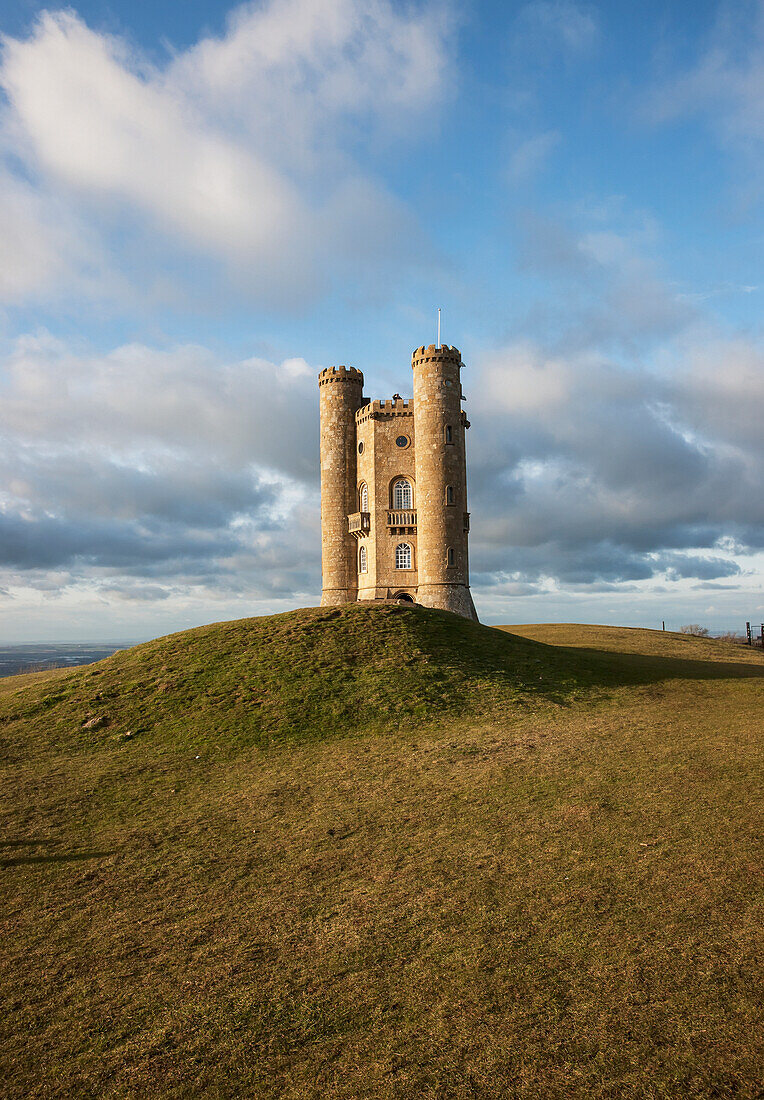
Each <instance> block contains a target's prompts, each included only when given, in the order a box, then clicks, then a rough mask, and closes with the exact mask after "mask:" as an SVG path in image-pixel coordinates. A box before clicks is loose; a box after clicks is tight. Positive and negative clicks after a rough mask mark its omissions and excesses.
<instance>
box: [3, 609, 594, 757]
mask: <svg viewBox="0 0 764 1100" xmlns="http://www.w3.org/2000/svg"><path fill="white" fill-rule="evenodd" d="M590 679H591V678H590V677H588V676H587V673H586V670H585V667H584V666H583V665H582V663H581V660H580V658H578V657H576V656H573V657H572V658H571V656H570V655H569V654H567V653H565V652H564V651H561V650H559V649H555V648H554V647H550V646H546V645H543V644H541V643H538V642H535V641H532V640H528V639H524V638H518V637H515V636H514V635H512V634H507V633H503V632H501V631H498V630H495V629H492V628H490V627H485V626H481V625H480V624H479V623H473V622H470V621H468V620H466V619H462V618H460V617H458V616H456V615H451V614H449V613H448V612H441V611H431V610H426V609H424V608H421V607H407V606H404V605H400V606H397V605H383V606H380V607H364V606H363V605H358V604H355V605H351V606H348V607H343V608H309V609H304V610H300V611H293V612H288V613H286V614H282V615H272V616H265V617H262V618H253V619H242V620H239V621H236V622H226V623H216V624H214V625H211V626H204V627H199V628H197V629H194V630H188V631H185V632H183V633H179V634H172V635H169V636H167V637H164V638H159V639H157V640H156V641H152V642H148V643H146V644H144V645H140V646H136V647H135V648H133V649H130V650H125V651H122V652H120V653H117V654H115V655H114V656H112V657H110V658H108V659H106V660H104V661H100V662H99V663H98V664H95V665H92V666H88V667H86V668H83V669H76V670H72V671H71V672H67V673H65V674H63V675H59V676H56V677H44V678H43V677H41V678H40V680H39V681H35V680H32V682H31V683H29V681H28V680H27V683H28V685H29V686H26V687H24V688H23V689H21V690H17V691H15V692H11V693H9V694H6V695H5V698H4V699H3V700H2V703H1V705H0V722H2V723H3V725H5V726H6V729H8V728H9V727H11V728H12V727H13V726H15V725H16V724H17V723H21V726H19V729H20V728H22V727H23V728H25V729H26V730H29V729H30V728H31V727H34V728H35V729H36V730H38V731H39V732H40V734H41V735H44V741H45V744H46V745H47V747H48V748H50V747H53V746H55V745H57V744H58V745H60V746H62V747H64V746H65V747H67V748H68V749H72V748H87V747H88V746H93V747H96V746H99V745H103V744H105V743H108V742H109V741H112V742H113V740H114V739H115V738H117V739H120V738H127V737H139V736H140V737H141V738H144V737H147V736H150V737H154V738H162V739H167V740H168V741H171V742H172V743H173V744H177V745H183V744H184V743H185V744H191V743H192V744H194V745H201V744H204V742H205V740H212V741H214V742H215V743H218V742H226V743H229V744H230V743H238V744H268V743H272V742H278V741H283V740H284V739H293V738H294V739H301V740H305V739H310V738H317V737H318V738H320V737H325V736H329V735H332V734H337V733H342V732H345V731H349V730H357V729H362V728H364V727H368V726H373V727H378V726H380V725H381V724H384V725H390V724H391V723H392V724H393V725H394V724H396V723H401V722H405V721H407V720H410V719H422V718H429V717H434V716H437V715H438V714H451V715H456V714H461V713H464V712H466V711H468V710H476V709H480V708H482V707H485V706H487V705H494V704H496V703H497V701H504V702H506V703H512V702H517V701H519V700H521V699H523V698H530V697H537V696H539V695H541V696H545V697H552V698H560V697H568V696H570V694H571V693H574V692H576V691H577V690H579V689H580V688H582V687H583V686H585V685H586V683H587V682H588V680H590Z"/></svg>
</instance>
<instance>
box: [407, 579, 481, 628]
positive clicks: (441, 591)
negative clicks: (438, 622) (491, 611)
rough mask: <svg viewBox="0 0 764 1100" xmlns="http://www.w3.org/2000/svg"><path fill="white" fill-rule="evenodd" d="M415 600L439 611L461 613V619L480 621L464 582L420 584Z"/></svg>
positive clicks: (423, 605)
mask: <svg viewBox="0 0 764 1100" xmlns="http://www.w3.org/2000/svg"><path fill="white" fill-rule="evenodd" d="M416 602H417V603H419V604H421V605H422V607H436V608H438V609H439V610H440V611H451V612H453V614H454V615H461V616H462V618H463V619H473V620H474V622H479V621H480V620H479V619H478V617H477V611H476V610H475V605H474V603H473V602H472V596H471V595H470V590H469V588H468V587H467V585H466V584H420V585H419V586H418V588H417V592H416Z"/></svg>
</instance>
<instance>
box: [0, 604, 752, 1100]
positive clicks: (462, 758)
mask: <svg viewBox="0 0 764 1100" xmlns="http://www.w3.org/2000/svg"><path fill="white" fill-rule="evenodd" d="M509 630H510V633H506V632H502V631H500V630H491V629H489V628H486V627H481V626H479V625H477V624H473V623H469V622H466V621H463V620H459V619H456V618H454V617H453V616H449V615H446V614H441V613H437V612H426V611H423V610H422V609H419V608H401V609H398V608H396V607H392V606H384V607H380V608H357V607H351V608H348V609H310V610H305V611H299V612H293V613H290V614H288V615H282V616H274V617H271V618H267V619H252V620H244V621H242V622H238V623H224V624H218V625H215V626H211V627H205V628H201V629H200V630H196V631H188V632H186V633H184V634H179V635H173V636H171V637H168V638H164V639H159V640H158V641H156V642H152V643H149V644H147V645H144V646H140V647H137V648H136V649H133V650H130V651H126V652H123V653H119V654H116V655H115V656H114V657H111V658H109V659H107V660H106V661H102V662H100V663H99V664H98V665H96V666H90V667H87V668H83V669H78V670H73V671H66V672H58V673H40V674H36V675H33V676H25V677H23V678H22V677H18V678H13V679H11V680H6V681H0V734H1V735H2V739H3V755H4V759H5V765H4V769H3V776H2V802H1V804H0V817H1V818H2V834H0V837H1V839H2V849H1V850H0V860H2V881H3V897H2V911H3V914H4V917H3V952H2V955H0V992H1V993H2V996H3V1003H4V1006H5V1013H4V1017H5V1018H4V1024H5V1027H4V1028H3V1029H2V1031H1V1032H0V1074H1V1075H2V1081H3V1084H2V1090H3V1091H2V1094H3V1095H4V1096H9V1097H30V1096H39V1097H63V1096H67V1097H68V1096H78V1097H80V1096H82V1097H90V1096H93V1097H95V1096H98V1097H102V1096H105V1097H126V1096H129V1097H133V1096H134V1097H146V1096H149V1097H153V1096H161V1097H186V1096H188V1097H191V1096H200V1095H203V1096H212V1097H238V1096H257V1097H274V1098H275V1097H294V1098H298V1097H300V1098H302V1097H316V1098H318V1097H330V1098H346V1100H351V1098H352V1100H355V1098H361V1097H381V1098H387V1097H390V1098H398V1097H401V1098H404V1097H405V1098H407V1097H412V1098H414V1097H416V1098H417V1100H419V1098H420V1097H425V1098H433V1100H435V1098H438V1100H440V1098H446V1097H449V1098H450V1097H455V1098H457V1097H458V1098H461V1097H465V1098H467V1097H502V1098H503V1097H514V1096H517V1097H528V1098H531V1097H533V1098H535V1097H539V1098H546V1097H557V1096H559V1097H570V1096H573V1097H578V1096H580V1097H601V1098H605V1097H607V1098H616V1097H618V1098H620V1097H711V1096H715V1097H726V1096H729V1097H736V1098H741V1097H754V1096H758V1095H760V1094H761V1084H762V1078H761V1072H760V1067H761V1064H762V1049H761V1042H760V1039H759V1034H760V1029H759V1028H758V1026H757V1025H758V1024H759V1023H760V1001H758V1000H757V996H759V995H760V992H761V983H760V971H759V964H758V957H760V952H761V944H760V929H761V927H762V911H761V908H762V907H761V881H762V878H761V848H760V822H759V821H758V815H759V807H760V798H761V790H760V776H761V760H760V753H759V745H760V739H759V728H760V722H761V719H760V715H761V709H762V701H763V697H764V660H763V659H762V657H761V654H758V653H756V652H751V651H748V650H745V649H741V648H739V647H735V646H731V645H729V646H728V645H724V644H723V643H713V642H709V641H707V640H703V639H696V638H690V637H685V636H681V635H671V634H662V633H660V632H652V631H618V630H616V629H615V628H606V627H577V626H567V627H565V626H542V627H513V628H509ZM521 635H522V636H521ZM92 718H97V719H102V720H103V721H102V722H101V723H98V724H96V725H93V726H90V727H89V728H86V727H85V723H86V722H88V721H89V720H90V719H92ZM128 732H129V733H130V736H128Z"/></svg>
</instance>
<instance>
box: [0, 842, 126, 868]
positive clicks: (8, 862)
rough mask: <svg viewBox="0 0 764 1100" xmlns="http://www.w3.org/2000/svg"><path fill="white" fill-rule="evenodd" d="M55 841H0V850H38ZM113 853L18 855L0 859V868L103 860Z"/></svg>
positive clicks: (85, 852) (87, 852)
mask: <svg viewBox="0 0 764 1100" xmlns="http://www.w3.org/2000/svg"><path fill="white" fill-rule="evenodd" d="M55 843H56V842H55V840H35V839H31V838H30V839H28V840H0V848H39V847H43V846H44V845H50V844H55ZM112 855H114V853H113V852H91V851H82V852H46V853H45V854H43V855H34V854H30V855H23V856H22V855H19V856H11V857H9V858H7V859H0V867H19V866H22V865H23V864H28V863H71V862H73V861H76V860H80V859H105V858H106V857H107V856H112Z"/></svg>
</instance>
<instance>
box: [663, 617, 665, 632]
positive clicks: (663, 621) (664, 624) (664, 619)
mask: <svg viewBox="0 0 764 1100" xmlns="http://www.w3.org/2000/svg"><path fill="white" fill-rule="evenodd" d="M663 629H664V630H665V629H666V620H665V619H664V620H663Z"/></svg>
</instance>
